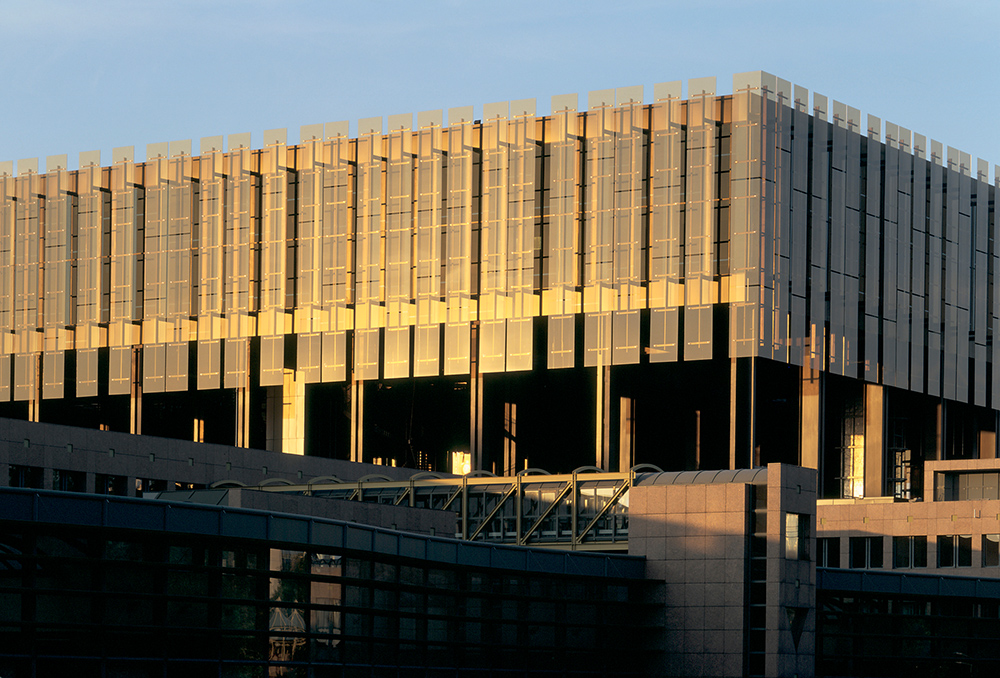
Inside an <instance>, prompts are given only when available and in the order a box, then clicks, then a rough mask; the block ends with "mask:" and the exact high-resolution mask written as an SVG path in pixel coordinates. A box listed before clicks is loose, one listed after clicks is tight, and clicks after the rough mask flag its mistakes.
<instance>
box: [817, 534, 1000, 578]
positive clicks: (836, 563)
mask: <svg viewBox="0 0 1000 678" xmlns="http://www.w3.org/2000/svg"><path fill="white" fill-rule="evenodd" d="M885 539H886V537H849V538H848V553H847V566H848V567H849V568H852V569H882V567H883V561H884V558H883V548H884V544H885V542H884V540H885ZM972 539H973V538H972V535H968V534H940V535H938V536H937V567H972V566H973V560H974V558H973V550H972ZM927 540H928V537H926V536H924V535H918V536H912V537H892V568H893V569H904V570H905V569H911V568H922V567H927V566H928V565H927ZM816 542H817V546H816V549H817V559H816V564H817V566H819V567H840V537H820V538H819V539H817V540H816ZM978 560H979V563H980V565H981V566H982V567H1000V534H984V535H982V543H981V548H980V557H979V559H978Z"/></svg>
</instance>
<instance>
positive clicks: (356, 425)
mask: <svg viewBox="0 0 1000 678" xmlns="http://www.w3.org/2000/svg"><path fill="white" fill-rule="evenodd" d="M364 425H365V383H364V382H363V381H362V380H360V379H355V378H354V377H353V376H352V377H351V461H357V462H361V461H364V454H363V449H364V448H363V445H364Z"/></svg>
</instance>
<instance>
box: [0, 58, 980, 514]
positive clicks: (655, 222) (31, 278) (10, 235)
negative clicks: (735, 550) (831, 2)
mask: <svg viewBox="0 0 1000 678" xmlns="http://www.w3.org/2000/svg"><path fill="white" fill-rule="evenodd" d="M649 94H650V93H649V92H644V90H643V88H642V87H629V88H620V89H617V90H602V91H597V92H591V93H590V94H589V95H588V97H587V106H586V108H585V109H584V107H581V106H580V105H579V97H578V96H576V95H569V96H557V97H553V99H552V105H551V113H550V114H548V115H536V106H535V102H534V101H533V100H523V101H513V102H503V103H499V104H490V105H487V106H484V107H483V108H482V113H481V115H479V116H477V115H475V114H474V112H473V109H472V108H471V107H468V108H457V109H451V110H449V111H448V112H447V119H446V118H445V115H444V113H443V112H442V111H431V112H424V113H420V114H419V115H417V116H416V119H415V120H414V116H412V115H408V114H407V115H401V116H400V115H397V116H390V117H389V118H388V122H387V123H386V120H385V119H383V118H372V119H366V120H361V121H359V122H358V124H357V134H356V136H350V134H349V126H348V125H347V123H329V124H326V125H313V126H305V127H303V128H302V130H301V134H300V137H301V139H300V141H299V143H297V144H289V143H287V135H286V133H285V132H284V131H283V130H270V131H268V132H266V133H265V135H264V143H263V146H262V147H260V148H253V147H252V146H251V143H250V138H249V135H244V134H237V135H230V136H229V137H228V138H227V139H223V138H222V137H211V138H206V139H202V140H201V144H200V148H199V151H198V153H199V154H198V155H194V154H192V146H191V143H190V142H173V143H170V144H151V145H149V146H148V147H147V149H146V159H145V160H144V161H136V157H135V154H134V152H133V149H132V148H119V149H115V151H114V153H113V154H112V158H111V163H110V164H108V165H104V164H102V162H101V158H100V154H99V153H84V154H81V157H80V162H79V167H78V169H70V168H69V166H68V163H67V162H66V158H65V157H52V158H49V159H48V162H47V164H46V167H45V170H46V171H45V172H43V173H41V172H39V171H38V169H39V168H38V163H37V161H31V160H27V161H24V160H22V161H19V162H18V163H17V167H16V172H15V168H14V165H13V163H5V164H0V401H2V404H0V414H3V415H5V416H8V417H13V418H21V419H27V420H31V421H43V422H55V423H64V424H70V425H77V426H86V427H93V428H105V429H109V430H113V431H123V432H132V433H144V434H153V435H166V436H169V437H174V438H187V439H189V440H197V441H206V442H214V443H221V444H226V445H231V446H236V447H253V448H266V449H270V450H280V451H283V452H288V453H295V454H302V453H305V454H306V455H312V456H323V457H334V458H340V459H347V460H354V461H369V462H376V463H380V464H383V465H392V464H398V465H403V466H410V467H418V468H426V469H433V470H437V471H448V470H451V469H453V468H459V467H461V466H463V465H464V464H468V466H469V467H470V468H471V469H472V470H479V469H482V470H490V471H494V472H496V473H498V474H501V475H502V474H511V473H513V472H515V471H517V470H521V469H523V468H525V467H527V466H533V467H543V468H548V469H551V470H554V471H561V472H569V471H570V470H572V469H574V468H577V467H579V466H582V465H595V466H598V467H600V468H602V469H605V470H608V471H614V470H627V469H629V468H630V467H632V466H633V465H635V464H638V463H653V464H656V465H657V466H659V467H660V468H663V469H666V470H685V469H687V470H694V469H699V468H730V469H738V468H747V467H751V466H754V465H758V464H762V463H768V462H774V461H780V462H790V463H798V464H801V465H804V466H807V467H813V468H816V469H818V470H819V474H820V476H819V477H820V485H819V492H820V495H821V496H823V497H829V498H838V497H862V496H864V497H878V496H895V497H900V498H906V497H911V496H915V495H916V494H917V493H918V492H919V488H920V487H921V486H922V479H921V473H922V469H923V465H924V463H925V462H927V461H933V460H941V459H952V458H976V457H988V458H993V457H996V456H997V447H996V446H997V443H996V429H997V411H998V409H997V408H998V403H1000V379H998V378H997V375H996V372H995V370H997V369H1000V367H998V366H1000V361H998V360H995V359H994V354H993V352H994V342H993V336H994V332H995V331H996V330H997V329H998V322H1000V310H998V309H1000V296H998V295H996V294H994V292H993V289H994V287H993V285H994V275H995V271H996V269H997V265H998V256H1000V252H998V251H997V248H996V245H995V243H996V241H997V240H996V237H995V235H996V229H997V228H998V226H1000V224H998V222H997V219H996V215H995V209H994V198H995V193H996V184H995V181H996V179H995V177H996V174H997V173H996V172H995V171H994V173H993V175H994V181H993V183H991V182H990V180H989V175H990V172H989V167H988V165H987V164H986V163H985V162H984V161H981V160H980V161H977V162H976V163H973V162H972V158H971V157H970V156H969V155H968V154H966V153H961V152H958V151H956V150H955V149H951V148H949V149H947V151H945V149H944V147H943V146H942V145H941V144H940V143H938V142H936V141H928V140H927V139H926V138H925V137H923V136H921V135H919V134H915V133H912V132H911V131H909V130H906V129H903V128H900V127H899V126H897V125H894V124H891V123H884V124H883V122H882V121H881V120H880V119H878V118H875V117H873V116H870V115H869V116H867V117H864V118H862V116H861V114H860V113H859V111H857V110H856V109H853V108H851V107H849V106H846V105H843V104H841V103H838V102H836V101H830V100H828V99H827V98H826V97H824V96H821V95H819V94H815V93H813V94H811V95H810V93H809V92H808V91H807V90H805V89H803V88H801V87H798V86H795V87H793V86H792V85H791V84H790V83H788V82H786V81H783V80H781V79H778V78H775V77H773V76H770V75H768V74H766V73H760V72H755V73H744V74H739V75H736V76H734V78H733V88H732V94H717V93H716V83H715V79H714V78H704V79H697V80H691V81H688V82H687V85H686V92H685V87H684V86H683V83H680V82H675V83H663V84H658V85H656V86H655V87H654V88H653V90H652V93H651V94H652V96H649ZM454 459H457V460H458V463H457V464H454V463H453V460H454Z"/></svg>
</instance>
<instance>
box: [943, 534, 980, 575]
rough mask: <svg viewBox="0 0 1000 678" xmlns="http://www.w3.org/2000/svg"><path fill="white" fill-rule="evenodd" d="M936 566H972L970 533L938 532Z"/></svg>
mask: <svg viewBox="0 0 1000 678" xmlns="http://www.w3.org/2000/svg"><path fill="white" fill-rule="evenodd" d="M937 545H938V567H972V535H968V534H939V535H938V538H937Z"/></svg>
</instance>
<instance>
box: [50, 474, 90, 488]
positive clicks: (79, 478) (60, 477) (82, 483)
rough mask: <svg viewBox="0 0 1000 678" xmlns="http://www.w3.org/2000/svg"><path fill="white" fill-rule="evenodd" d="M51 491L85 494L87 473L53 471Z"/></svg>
mask: <svg viewBox="0 0 1000 678" xmlns="http://www.w3.org/2000/svg"><path fill="white" fill-rule="evenodd" d="M52 489H53V490H61V491H63V492H86V491H87V473H86V472H85V471H64V470H62V469H53V471H52Z"/></svg>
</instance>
